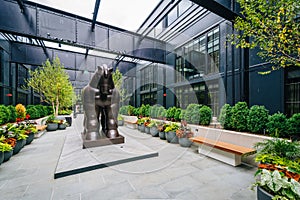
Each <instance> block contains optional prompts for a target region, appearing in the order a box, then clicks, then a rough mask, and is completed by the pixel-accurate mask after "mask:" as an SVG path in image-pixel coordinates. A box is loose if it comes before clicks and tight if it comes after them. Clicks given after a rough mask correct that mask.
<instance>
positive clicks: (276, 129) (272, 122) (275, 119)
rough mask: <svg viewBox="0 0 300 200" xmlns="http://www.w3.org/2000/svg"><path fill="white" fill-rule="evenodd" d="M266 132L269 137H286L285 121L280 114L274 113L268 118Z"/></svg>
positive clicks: (283, 116)
mask: <svg viewBox="0 0 300 200" xmlns="http://www.w3.org/2000/svg"><path fill="white" fill-rule="evenodd" d="M268 120H269V122H268V123H267V131H268V133H270V135H271V136H275V137H285V136H286V135H287V119H286V116H285V115H284V114H282V113H275V114H273V115H271V116H269V119H268Z"/></svg>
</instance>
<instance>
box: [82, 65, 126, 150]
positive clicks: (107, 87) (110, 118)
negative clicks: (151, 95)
mask: <svg viewBox="0 0 300 200" xmlns="http://www.w3.org/2000/svg"><path fill="white" fill-rule="evenodd" d="M112 72H113V68H112V67H108V66H107V65H102V66H100V67H98V70H97V71H96V73H95V74H94V75H93V77H92V80H91V81H90V83H89V84H88V85H87V86H86V87H85V88H84V89H83V93H82V101H83V109H84V122H83V124H84V131H83V136H82V137H83V140H84V142H85V141H97V140H101V139H104V138H109V139H114V138H118V137H119V133H118V123H117V116H118V112H119V102H120V94H119V92H118V91H117V89H116V88H115V85H114V82H113V79H112ZM100 122H101V123H100ZM100 124H101V131H100ZM105 145H106V144H105ZM84 146H88V145H85V144H84ZM92 146H101V145H92Z"/></svg>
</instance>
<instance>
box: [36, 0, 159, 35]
mask: <svg viewBox="0 0 300 200" xmlns="http://www.w3.org/2000/svg"><path fill="white" fill-rule="evenodd" d="M31 1H32V2H36V3H39V4H42V5H46V6H50V7H53V8H55V9H59V10H63V11H65V12H69V13H73V14H76V15H79V16H82V17H86V18H89V19H93V13H94V8H95V3H96V0H84V1H83V0H63V1H62V0H31ZM159 1H160V0H100V6H99V10H98V15H97V18H96V21H98V22H103V23H106V24H109V25H112V26H116V27H119V28H122V29H126V30H130V31H136V30H137V29H138V28H139V27H140V25H141V24H142V23H143V22H144V20H145V19H146V18H147V17H148V16H149V14H150V13H151V11H152V10H153V9H154V8H155V6H156V5H157V4H158V3H159Z"/></svg>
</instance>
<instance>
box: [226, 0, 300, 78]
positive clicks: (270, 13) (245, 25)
mask: <svg viewBox="0 0 300 200" xmlns="http://www.w3.org/2000/svg"><path fill="white" fill-rule="evenodd" d="M238 3H239V4H240V6H241V10H242V11H241V14H242V15H243V18H242V17H237V18H236V19H235V22H234V28H235V29H236V30H237V33H238V32H242V34H241V35H239V34H233V35H231V36H230V41H231V42H232V44H235V45H236V47H241V48H255V47H259V48H258V49H259V52H258V55H259V56H260V57H262V58H263V59H265V60H266V61H267V62H270V63H272V64H273V67H272V70H275V69H278V68H284V67H288V66H298V67H299V66H300V43H299V41H300V31H299V30H300V23H299V16H298V15H299V13H300V1H295V0H269V1H265V0H238ZM297 16H298V17H297ZM248 37H250V38H251V40H250V41H249V40H248ZM270 72H271V70H269V71H267V72H264V74H266V73H270Z"/></svg>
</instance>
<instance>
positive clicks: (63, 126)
mask: <svg viewBox="0 0 300 200" xmlns="http://www.w3.org/2000/svg"><path fill="white" fill-rule="evenodd" d="M67 126H68V122H67V121H66V120H59V121H58V127H57V129H59V130H64V129H66V128H67Z"/></svg>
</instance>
